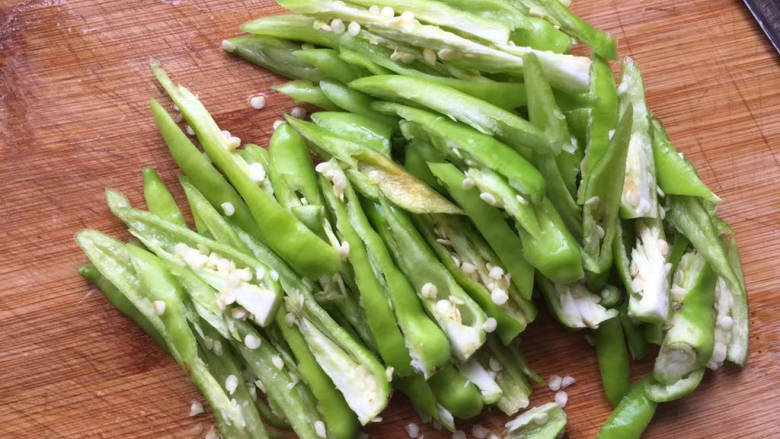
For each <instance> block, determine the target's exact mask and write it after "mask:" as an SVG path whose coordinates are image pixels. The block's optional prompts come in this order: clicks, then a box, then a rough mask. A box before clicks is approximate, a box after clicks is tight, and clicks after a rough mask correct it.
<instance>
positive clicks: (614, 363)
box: [594, 317, 630, 407]
mask: <svg viewBox="0 0 780 439" xmlns="http://www.w3.org/2000/svg"><path fill="white" fill-rule="evenodd" d="M594 335H595V337H594V340H595V342H596V358H597V359H598V362H599V371H600V372H601V383H602V384H603V386H604V393H605V394H606V395H607V399H608V400H609V403H610V404H612V407H615V406H616V405H617V404H618V403H619V402H620V400H621V399H622V398H623V397H624V396H625V395H626V394H627V393H628V388H629V385H630V383H629V380H630V370H629V368H630V366H629V364H628V352H627V351H626V343H625V340H623V328H622V327H621V324H620V320H619V317H613V318H611V319H609V320H606V321H603V322H601V324H600V325H599V327H598V329H596V330H595V331H594Z"/></svg>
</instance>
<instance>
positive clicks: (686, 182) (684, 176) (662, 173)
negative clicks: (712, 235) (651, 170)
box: [650, 118, 722, 203]
mask: <svg viewBox="0 0 780 439" xmlns="http://www.w3.org/2000/svg"><path fill="white" fill-rule="evenodd" d="M650 128H651V131H652V134H653V158H654V160H655V165H656V172H657V173H658V186H659V187H660V188H661V190H663V191H664V193H666V194H672V195H688V196H691V197H701V198H704V199H705V200H707V201H710V202H712V203H720V202H721V201H722V200H721V199H720V198H719V197H718V196H717V195H715V194H713V193H712V191H711V190H710V188H708V187H707V185H706V184H704V183H703V182H702V181H701V179H699V175H698V174H697V173H696V168H694V167H693V164H692V163H691V161H690V160H688V159H687V158H685V157H684V156H683V154H682V153H681V152H679V151H677V150H676V149H675V148H674V146H672V144H671V143H670V142H669V137H668V136H667V135H666V130H665V129H664V126H663V124H662V123H661V121H660V120H658V119H656V118H653V119H652V120H651V127H650Z"/></svg>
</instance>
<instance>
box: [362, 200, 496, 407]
mask: <svg viewBox="0 0 780 439" xmlns="http://www.w3.org/2000/svg"><path fill="white" fill-rule="evenodd" d="M364 208H365V209H366V212H367V214H368V216H369V218H370V219H371V221H372V223H373V224H374V228H375V229H376V230H377V232H379V234H380V235H381V236H382V238H383V239H384V241H385V243H386V244H387V247H388V249H389V250H390V252H391V253H392V254H393V258H394V259H395V262H396V264H398V266H399V268H400V269H401V270H402V271H403V272H404V274H406V277H407V278H408V279H409V282H410V283H411V284H412V285H413V286H414V289H415V292H416V293H417V295H418V297H419V298H420V300H421V301H422V303H423V306H424V308H425V310H426V311H427V312H428V314H429V315H431V316H432V317H433V318H434V319H435V320H436V322H437V323H438V325H439V327H440V328H441V329H442V330H443V331H444V332H445V334H447V337H448V338H449V341H450V346H451V348H452V350H453V353H454V354H455V356H456V357H457V358H459V359H460V360H461V361H464V360H466V359H468V358H469V357H470V356H471V354H473V353H474V352H475V351H476V350H477V349H478V348H479V347H480V346H482V344H483V343H484V342H485V331H484V329H483V328H484V325H485V320H486V319H487V316H486V315H485V313H484V311H482V309H481V308H480V307H479V305H477V303H476V302H474V300H473V299H472V298H471V297H470V296H469V295H468V294H467V293H466V292H465V291H463V289H462V288H461V286H460V285H459V284H458V283H457V281H456V280H455V279H454V278H453V277H452V275H451V274H450V273H449V271H447V269H446V268H445V267H444V266H443V265H442V264H441V263H440V262H439V261H438V260H437V259H436V256H435V255H434V254H433V252H432V250H431V249H430V248H429V247H428V245H427V243H426V242H425V239H424V238H423V237H422V236H420V234H419V232H418V231H417V229H416V228H415V226H414V224H413V223H412V221H411V219H409V218H408V217H407V216H406V215H405V214H404V213H403V212H401V211H399V210H398V209H396V208H395V207H392V206H390V205H389V204H388V203H387V202H385V201H384V200H382V201H381V204H379V203H375V202H368V203H366V204H365V206H364ZM445 407H446V406H445ZM453 414H454V413H453ZM456 416H457V415H456Z"/></svg>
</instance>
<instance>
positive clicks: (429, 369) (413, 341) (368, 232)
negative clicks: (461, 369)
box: [344, 186, 450, 377]
mask: <svg viewBox="0 0 780 439" xmlns="http://www.w3.org/2000/svg"><path fill="white" fill-rule="evenodd" d="M344 195H345V207H346V213H347V215H348V219H349V221H350V223H351V224H352V226H353V227H354V229H355V232H356V233H357V234H358V235H359V237H360V239H361V240H362V242H363V244H364V245H365V248H366V250H367V252H368V260H369V262H370V263H371V266H372V267H371V268H372V269H373V271H374V274H375V276H376V277H377V278H378V280H379V282H380V284H381V285H382V286H383V287H384V288H385V291H386V293H387V295H388V296H389V298H390V300H391V302H392V308H393V310H394V311H395V318H396V320H397V321H398V326H400V328H401V332H402V333H403V335H404V337H405V343H406V347H407V348H408V350H409V354H410V355H411V366H412V367H413V368H414V369H416V370H417V371H418V372H420V373H422V375H423V376H424V377H428V376H430V375H432V374H433V372H434V371H435V370H436V368H438V367H439V366H442V365H444V364H445V363H446V362H447V361H448V360H449V357H450V345H449V341H448V340H447V336H446V335H445V334H444V332H442V331H441V330H440V329H439V328H438V327H437V326H436V324H435V323H434V322H433V321H432V320H431V319H430V318H429V317H428V316H427V315H426V314H425V311H424V310H423V307H422V305H421V304H420V301H419V299H418V298H417V294H416V293H415V291H414V289H413V288H412V286H411V285H410V284H409V281H408V280H407V279H406V277H405V276H404V274H403V273H402V272H401V270H400V269H399V268H398V267H397V266H396V265H395V263H393V260H392V256H391V255H390V253H389V252H388V249H387V247H386V246H385V244H384V242H383V241H382V238H381V236H380V235H379V234H378V233H376V231H375V230H374V229H373V228H372V227H371V224H370V223H369V220H368V218H367V217H366V214H365V212H364V211H363V209H362V207H361V205H360V201H359V200H358V198H357V196H356V194H355V193H354V191H353V190H352V188H351V187H349V186H348V187H347V190H346V191H345V194H344ZM350 253H351V250H350ZM403 370H404V368H401V369H399V370H398V372H402V371H403Z"/></svg>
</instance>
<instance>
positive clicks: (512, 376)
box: [477, 336, 531, 416]
mask: <svg viewBox="0 0 780 439" xmlns="http://www.w3.org/2000/svg"><path fill="white" fill-rule="evenodd" d="M485 345H486V347H487V349H483V350H481V351H480V352H479V353H478V354H477V355H478V356H479V359H480V361H481V362H482V363H483V365H484V366H486V367H490V366H491V364H490V363H491V359H493V360H492V361H498V364H500V365H501V370H499V371H497V372H496V378H495V379H496V383H498V385H499V387H501V391H502V393H501V398H500V399H499V400H498V402H496V407H498V408H499V410H501V411H502V412H504V413H505V414H506V415H507V416H512V415H514V414H515V413H517V412H518V410H520V409H524V408H526V407H528V402H529V401H528V398H529V397H530V396H531V386H530V385H529V384H528V380H527V379H526V377H525V370H526V367H527V364H525V358H523V355H522V354H521V353H520V351H519V350H518V349H517V348H516V347H515V346H502V342H501V341H499V340H498V339H497V338H496V337H492V336H491V337H488V339H487V342H486V343H485Z"/></svg>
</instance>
